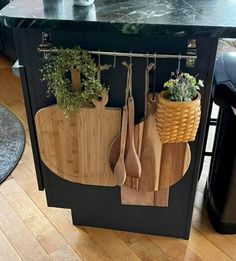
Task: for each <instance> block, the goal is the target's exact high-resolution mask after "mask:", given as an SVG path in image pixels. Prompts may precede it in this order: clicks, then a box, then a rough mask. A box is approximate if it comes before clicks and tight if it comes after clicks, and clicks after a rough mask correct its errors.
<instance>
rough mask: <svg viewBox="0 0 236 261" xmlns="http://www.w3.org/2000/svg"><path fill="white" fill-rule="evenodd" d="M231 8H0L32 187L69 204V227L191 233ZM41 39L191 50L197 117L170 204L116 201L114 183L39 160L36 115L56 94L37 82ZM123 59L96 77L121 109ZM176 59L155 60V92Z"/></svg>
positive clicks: (67, 2) (139, 76)
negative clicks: (9, 38) (81, 178)
mask: <svg viewBox="0 0 236 261" xmlns="http://www.w3.org/2000/svg"><path fill="white" fill-rule="evenodd" d="M235 10H236V3H233V2H232V1H223V0H218V1H207V2H205V1H181V0H178V1H172V2H169V1H164V0H163V1H161V0H160V1H154V0H153V1H138V0H137V1H132V0H128V1H108V0H101V1H100V0H97V1H95V4H94V5H92V6H89V7H87V8H80V7H78V6H73V3H72V0H56V1H53V2H52V1H50V0H35V1H30V0H19V1H13V2H11V3H10V4H9V5H8V6H6V7H5V8H4V9H3V10H2V11H1V22H2V23H3V24H4V25H7V26H9V27H11V28H13V30H14V37H15V42H16V48H17V54H18V59H19V64H20V67H19V68H20V75H21V80H22V88H23V92H24V99H25V104H26V112H27V118H28V123H29V130H30V137H31V143H32V149H33V155H34V161H35V168H36V173H37V180H38V186H39V189H40V190H45V192H46V196H47V203H48V206H49V207H50V206H52V207H61V208H70V209H71V210H72V219H73V223H74V224H75V225H89V226H97V227H104V228H112V229H120V230H127V231H134V232H142V233H150V234H157V235H165V236H175V237H182V238H186V239H187V238H188V237H189V232H190V226H191V218H192V211H193V204H194V197H195V190H196V186H197V182H198V178H199V175H200V171H201V163H202V153H203V148H204V141H205V136H206V127H207V121H208V117H209V115H208V114H209V113H208V112H209V105H210V100H211V93H212V87H211V86H212V75H213V70H214V62H215V56H216V49H217V42H218V39H219V38H221V37H231V38H234V37H236V17H235V15H234V13H235ZM42 34H43V39H42ZM45 35H46V36H47V37H46V38H45ZM45 42H46V44H48V43H50V44H51V46H53V47H59V46H62V47H64V48H73V47H75V46H76V45H79V46H80V47H81V48H83V49H86V50H100V51H101V52H102V51H106V52H115V51H116V52H122V53H130V52H132V53H144V54H145V53H157V54H166V55H178V54H181V55H185V54H188V55H193V56H194V55H196V56H197V59H196V62H195V63H191V61H188V60H181V69H182V71H187V72H189V73H191V74H193V75H196V74H199V77H200V78H201V79H203V80H204V83H205V87H204V89H202V90H201V96H202V99H201V106H202V115H201V122H200V127H199V130H198V135H197V137H196V139H195V141H194V142H190V148H191V155H192V156H191V158H192V160H191V163H190V166H189V168H188V171H187V173H186V174H185V175H184V177H183V178H182V179H181V180H180V181H179V182H178V183H176V184H175V185H173V186H171V187H170V195H169V204H168V207H152V206H128V205H122V204H121V200H120V187H118V186H116V187H105V186H91V185H82V184H79V183H75V182H70V181H68V180H65V179H62V178H60V177H58V176H57V175H55V173H53V172H52V171H51V170H50V169H48V168H47V167H46V165H45V164H44V163H43V161H42V159H41V157H40V153H39V144H38V138H37V133H36V125H35V115H36V113H37V112H38V111H39V110H40V109H42V108H44V107H47V106H50V105H52V104H55V103H56V100H55V98H53V97H50V98H48V97H47V94H46V93H47V86H46V84H45V83H44V82H42V81H41V78H42V75H41V73H40V68H41V67H42V56H43V53H41V52H38V47H39V45H40V44H42V43H43V44H45ZM95 58H96V57H95ZM123 60H125V58H122V57H117V60H116V67H115V68H114V69H113V70H109V71H108V72H105V73H104V74H103V76H102V81H103V83H105V84H107V85H109V88H110V91H109V102H108V105H109V106H110V107H119V108H121V107H122V106H123V103H124V87H125V81H126V72H125V70H124V68H123V67H122V66H121V62H122V61H123ZM101 61H102V63H108V64H112V63H113V58H112V57H109V56H104V57H101ZM177 63H178V60H177V59H157V75H156V84H155V90H156V91H157V92H159V91H161V90H162V88H163V87H162V86H163V83H164V82H165V81H166V80H168V78H169V76H170V72H171V71H174V70H175V69H176V68H177ZM133 65H134V69H133V96H134V99H135V109H136V114H135V122H136V123H139V122H140V120H141V119H142V118H143V116H144V95H145V90H144V75H145V74H144V71H145V66H146V59H139V58H134V59H133Z"/></svg>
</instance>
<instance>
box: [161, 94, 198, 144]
mask: <svg viewBox="0 0 236 261" xmlns="http://www.w3.org/2000/svg"><path fill="white" fill-rule="evenodd" d="M168 96H169V92H168V91H162V92H161V93H159V95H158V104H157V111H156V123H157V130H158V133H159V136H160V139H161V142H162V143H177V142H188V141H194V140H195V136H196V133H197V129H198V126H199V122H200V116H201V104H200V98H201V95H200V93H198V95H197V97H196V98H195V99H194V100H193V101H187V102H176V101H171V100H169V99H168Z"/></svg>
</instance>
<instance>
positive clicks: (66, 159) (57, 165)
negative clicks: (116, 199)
mask: <svg viewBox="0 0 236 261" xmlns="http://www.w3.org/2000/svg"><path fill="white" fill-rule="evenodd" d="M107 101H108V96H107V94H104V96H103V98H102V100H101V101H95V102H94V104H95V107H92V108H91V107H88V108H81V109H80V111H79V112H77V113H72V114H71V115H70V116H69V119H66V118H65V115H64V113H63V111H62V110H61V109H60V108H59V107H58V106H57V105H53V106H49V107H47V108H44V109H41V110H40V111H38V112H37V114H36V116H35V123H36V129H37V136H38V141H39V149H40V155H41V158H42V160H43V162H44V163H45V165H46V166H47V167H48V168H49V169H50V170H51V171H52V172H53V173H55V174H56V175H58V176H60V177H61V178H63V179H66V180H69V181H72V182H76V183H82V184H88V185H101V186H116V181H115V177H114V175H113V173H112V171H111V168H110V166H109V160H108V158H109V151H110V146H111V143H112V141H113V139H114V137H116V136H117V135H118V134H119V132H120V124H121V110H120V109H119V108H107V107H105V105H106V104H107Z"/></svg>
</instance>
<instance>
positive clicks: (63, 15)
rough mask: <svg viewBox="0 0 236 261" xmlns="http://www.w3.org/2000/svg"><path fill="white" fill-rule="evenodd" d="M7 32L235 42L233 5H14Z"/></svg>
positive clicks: (47, 1) (230, 0)
mask: <svg viewBox="0 0 236 261" xmlns="http://www.w3.org/2000/svg"><path fill="white" fill-rule="evenodd" d="M1 21H2V23H4V24H5V25H7V26H9V27H22V28H41V29H49V30H50V29H62V30H64V29H66V30H75V31H83V30H86V31H87V30H98V29H99V30H103V31H111V30H114V31H118V32H121V33H125V34H145V35H146V34H150V33H151V34H157V33H158V34H160V35H172V36H173V34H174V36H176V37H178V36H187V37H190V36H196V35H206V36H211V37H235V38H236V1H235V0H172V1H171V0H148V1H147V0H95V4H94V5H92V6H90V7H78V6H73V0H53V1H52V0H15V1H13V2H11V3H10V4H9V5H7V6H6V7H5V8H3V9H2V11H1Z"/></svg>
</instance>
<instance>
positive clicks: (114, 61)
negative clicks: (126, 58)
mask: <svg viewBox="0 0 236 261" xmlns="http://www.w3.org/2000/svg"><path fill="white" fill-rule="evenodd" d="M112 68H113V69H115V68H116V51H114V53H113V66H112Z"/></svg>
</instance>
